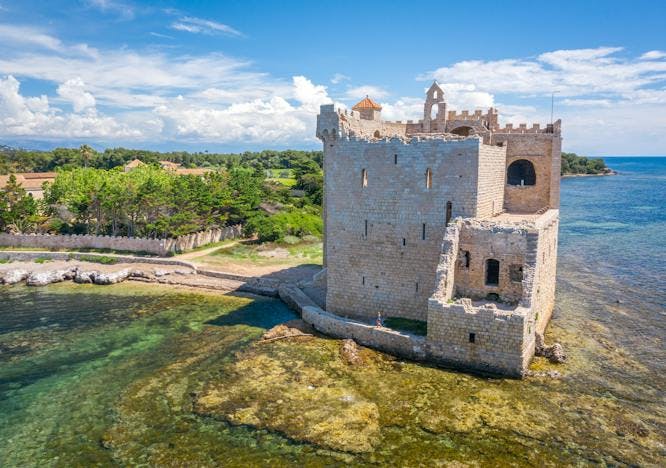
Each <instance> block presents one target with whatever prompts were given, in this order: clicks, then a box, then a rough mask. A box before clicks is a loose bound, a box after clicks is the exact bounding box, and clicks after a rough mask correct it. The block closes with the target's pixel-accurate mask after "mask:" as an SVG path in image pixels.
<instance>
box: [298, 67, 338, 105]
mask: <svg viewBox="0 0 666 468" xmlns="http://www.w3.org/2000/svg"><path fill="white" fill-rule="evenodd" d="M293 86H294V98H295V99H296V100H297V101H299V102H300V103H301V106H302V108H303V109H304V110H307V111H309V112H313V113H316V112H319V106H320V105H322V104H330V103H331V102H333V101H332V100H331V98H329V97H328V93H327V92H326V86H322V85H315V84H313V83H312V81H310V80H308V79H307V78H306V77H304V76H295V77H293Z"/></svg>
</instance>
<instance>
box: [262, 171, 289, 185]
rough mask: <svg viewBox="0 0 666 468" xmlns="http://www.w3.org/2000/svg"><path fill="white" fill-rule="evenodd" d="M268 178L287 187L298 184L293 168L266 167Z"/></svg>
mask: <svg viewBox="0 0 666 468" xmlns="http://www.w3.org/2000/svg"><path fill="white" fill-rule="evenodd" d="M266 180H268V181H269V182H277V183H278V184H282V185H284V186H285V187H293V186H294V185H296V179H295V178H294V171H292V170H291V169H266Z"/></svg>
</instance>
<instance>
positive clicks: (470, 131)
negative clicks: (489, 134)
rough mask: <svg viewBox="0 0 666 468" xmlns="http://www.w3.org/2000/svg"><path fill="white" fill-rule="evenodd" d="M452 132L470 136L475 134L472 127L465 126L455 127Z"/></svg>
mask: <svg viewBox="0 0 666 468" xmlns="http://www.w3.org/2000/svg"><path fill="white" fill-rule="evenodd" d="M451 133H453V134H454V135H460V136H470V135H474V129H473V128H472V127H467V126H463V127H458V128H454V129H453V130H451Z"/></svg>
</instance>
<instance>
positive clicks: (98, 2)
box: [87, 0, 135, 20]
mask: <svg viewBox="0 0 666 468" xmlns="http://www.w3.org/2000/svg"><path fill="white" fill-rule="evenodd" d="M87 3H88V5H89V6H90V7H92V8H97V9H98V10H100V11H103V12H105V13H106V12H111V13H116V14H118V15H120V16H121V17H122V18H124V19H128V20H130V19H133V18H134V14H135V8H134V7H133V6H132V5H130V4H128V3H124V2H119V1H117V0H87Z"/></svg>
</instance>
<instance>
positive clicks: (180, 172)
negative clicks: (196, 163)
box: [176, 168, 212, 175]
mask: <svg viewBox="0 0 666 468" xmlns="http://www.w3.org/2000/svg"><path fill="white" fill-rule="evenodd" d="M211 171H212V169H203V168H194V169H176V174H178V175H204V174H205V173H206V172H211Z"/></svg>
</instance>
